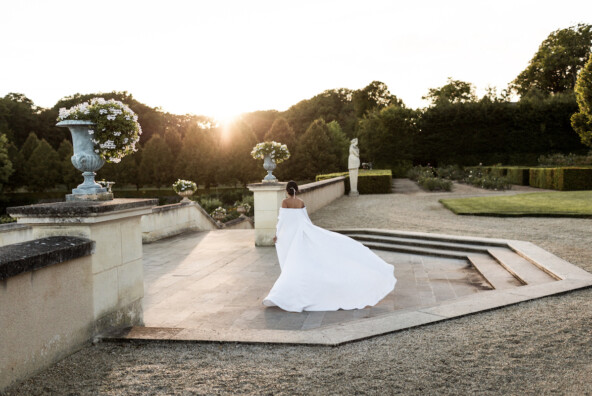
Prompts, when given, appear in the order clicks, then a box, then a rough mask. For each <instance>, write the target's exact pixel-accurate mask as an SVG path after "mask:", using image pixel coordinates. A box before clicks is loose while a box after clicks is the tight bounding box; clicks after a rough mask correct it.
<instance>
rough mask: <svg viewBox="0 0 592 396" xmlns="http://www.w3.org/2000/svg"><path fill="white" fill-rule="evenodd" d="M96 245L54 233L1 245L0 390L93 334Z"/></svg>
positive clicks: (50, 362) (65, 353)
mask: <svg viewBox="0 0 592 396" xmlns="http://www.w3.org/2000/svg"><path fill="white" fill-rule="evenodd" d="M94 246H95V243H94V242H93V241H91V240H89V239H86V238H79V237H67V236H66V237H64V236H54V237H47V238H41V239H36V240H32V241H28V242H22V243H16V244H11V245H6V246H2V247H0V393H1V391H2V389H4V388H6V387H7V386H9V385H11V384H12V383H14V382H16V381H18V380H21V379H25V378H27V377H28V376H30V375H32V374H34V373H35V372H37V371H39V370H41V369H43V368H45V367H47V366H49V365H51V364H53V363H55V362H56V361H58V360H60V359H62V358H64V357H65V356H67V355H68V354H70V353H72V352H74V351H76V350H77V349H79V348H80V347H81V346H82V345H84V343H86V342H88V340H89V339H90V338H91V337H92V336H93V334H94V317H93V298H94V297H93V287H92V284H93V274H92V252H93V249H94Z"/></svg>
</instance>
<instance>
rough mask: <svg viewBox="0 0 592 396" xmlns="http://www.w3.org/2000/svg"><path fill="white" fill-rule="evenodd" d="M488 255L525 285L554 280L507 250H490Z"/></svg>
mask: <svg viewBox="0 0 592 396" xmlns="http://www.w3.org/2000/svg"><path fill="white" fill-rule="evenodd" d="M489 254H490V255H491V256H492V257H493V258H494V259H495V260H497V261H498V262H499V263H500V264H501V265H502V266H503V267H504V268H505V269H506V270H508V272H510V273H511V274H512V275H514V276H515V277H516V278H517V279H519V280H520V281H521V282H522V283H523V284H525V285H536V284H540V283H547V282H552V281H554V280H555V279H554V278H553V277H551V276H550V275H549V274H547V273H546V272H544V271H542V270H541V269H540V268H538V267H537V266H536V265H534V264H532V263H531V262H530V261H528V260H526V259H525V258H523V257H520V256H519V255H517V254H516V253H514V252H513V251H511V250H509V249H500V248H491V249H489Z"/></svg>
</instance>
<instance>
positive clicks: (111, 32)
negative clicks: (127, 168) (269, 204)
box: [0, 0, 592, 118]
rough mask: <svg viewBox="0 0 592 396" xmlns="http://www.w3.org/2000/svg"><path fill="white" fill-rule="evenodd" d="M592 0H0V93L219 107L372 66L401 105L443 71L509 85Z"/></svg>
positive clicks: (345, 83)
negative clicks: (118, 95) (122, 95)
mask: <svg viewBox="0 0 592 396" xmlns="http://www.w3.org/2000/svg"><path fill="white" fill-rule="evenodd" d="M577 23H588V24H590V23H592V1H591V0H577V1H576V0H562V1H557V0H554V1H548V0H544V1H543V0H539V1H531V0H513V1H507V0H497V1H477V0H472V1H460V0H447V1H436V0H434V1H422V0H416V1H410V0H406V1H394V0H392V1H387V0H384V1H379V0H363V1H362V0H359V1H350V0H299V1H280V0H269V1H267V0H266V1H263V0H262V1H258V0H234V1H230V0H228V1H224V0H221V1H218V0H216V1H214V0H207V1H198V0H166V1H165V0H161V1H152V0H143V1H136V0H116V1H113V0H101V1H97V0H95V1H83V0H72V1H70V0H18V1H17V0H0V43H1V44H0V96H4V95H6V94H7V93H8V92H18V93H23V94H25V95H26V96H27V97H29V98H30V99H31V100H33V101H34V102H35V104H36V105H38V106H42V107H51V106H53V105H54V104H55V103H56V102H57V101H58V100H59V99H60V98H62V97H64V96H67V95H72V94H74V93H77V92H78V93H83V94H85V93H94V92H111V91H113V90H117V91H128V92H130V93H132V94H133V95H134V97H135V98H136V99H137V100H139V101H140V102H142V103H145V104H147V105H149V106H152V107H161V108H162V109H163V110H164V111H168V112H172V113H177V114H184V113H193V114H203V115H209V116H216V117H219V118H224V117H228V116H231V115H235V114H238V113H242V112H248V111H255V110H268V109H276V110H280V111H282V110H285V109H287V108H288V107H290V106H291V105H293V104H296V103H297V102H299V101H300V100H303V99H307V98H310V97H312V96H314V95H316V94H318V93H320V92H322V91H324V90H326V89H332V88H350V89H359V88H363V87H364V86H366V85H368V84H369V83H370V82H372V81H373V80H379V81H382V82H384V83H386V84H387V85H388V87H389V89H390V91H391V93H393V94H395V95H397V96H398V97H399V98H401V99H403V101H404V102H405V104H406V105H407V106H409V107H412V108H417V107H424V106H426V105H427V103H426V102H425V101H423V100H422V99H421V97H422V96H425V95H426V94H427V92H428V89H429V88H436V87H440V86H442V85H444V84H445V83H446V79H447V77H453V78H454V79H458V80H463V81H467V82H470V83H473V84H474V85H475V86H476V87H477V94H478V95H479V96H481V95H482V94H483V93H484V91H485V89H486V88H487V86H489V85H490V86H494V87H497V88H498V91H501V90H502V89H504V88H506V87H507V84H508V83H509V82H510V81H512V80H513V79H514V78H515V77H516V76H517V75H518V74H519V73H520V72H521V71H522V70H523V69H524V68H525V67H526V66H527V65H528V62H529V60H530V59H531V58H532V56H533V55H534V53H535V52H536V50H537V49H538V47H539V45H540V43H541V42H542V41H543V40H544V39H545V38H546V37H547V36H548V35H549V33H551V32H552V31H554V30H557V29H562V28H567V27H569V26H573V25H575V24H577Z"/></svg>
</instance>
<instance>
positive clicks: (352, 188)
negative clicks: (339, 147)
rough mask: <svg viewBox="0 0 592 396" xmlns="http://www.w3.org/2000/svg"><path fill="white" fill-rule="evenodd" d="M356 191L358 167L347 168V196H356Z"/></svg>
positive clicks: (357, 193)
mask: <svg viewBox="0 0 592 396" xmlns="http://www.w3.org/2000/svg"><path fill="white" fill-rule="evenodd" d="M358 195H360V193H359V192H358V168H350V169H349V196H350V197H357V196H358Z"/></svg>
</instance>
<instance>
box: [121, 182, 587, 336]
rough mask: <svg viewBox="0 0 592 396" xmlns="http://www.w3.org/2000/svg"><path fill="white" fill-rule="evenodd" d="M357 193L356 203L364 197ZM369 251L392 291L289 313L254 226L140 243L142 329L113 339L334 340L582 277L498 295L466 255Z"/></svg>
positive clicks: (504, 300) (407, 186)
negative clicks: (338, 307) (372, 302)
mask: <svg viewBox="0 0 592 396" xmlns="http://www.w3.org/2000/svg"><path fill="white" fill-rule="evenodd" d="M399 183H400V182H399ZM395 187H398V189H399V191H398V192H401V193H403V194H408V195H416V194H418V193H419V194H421V192H419V191H418V190H416V189H415V188H414V184H411V183H404V184H399V185H398V186H397V185H395ZM463 195H464V194H463ZM360 198H361V199H358V201H356V202H358V203H360V202H362V201H363V200H364V199H365V197H360ZM368 198H370V199H371V197H368ZM345 199H347V198H345ZM342 200H343V199H342ZM352 202H353V201H352ZM341 206H343V202H341ZM342 209H343V208H342ZM312 217H313V221H315V217H314V216H312ZM535 248H536V247H535ZM536 249H538V248H536ZM540 251H542V252H544V253H547V252H545V251H544V250H542V249H540ZM375 252H376V253H377V254H378V255H379V256H381V257H382V258H383V259H384V260H385V261H386V262H389V263H391V264H393V265H394V266H395V276H396V277H397V280H398V282H397V286H396V288H395V291H394V292H392V293H391V294H389V295H388V296H387V297H386V298H385V299H383V300H382V301H381V302H380V303H379V304H377V305H376V306H374V307H367V308H365V309H361V310H351V311H335V312H302V313H291V312H285V311H282V310H281V309H279V308H277V307H271V308H270V307H264V306H263V305H262V303H261V302H262V300H263V299H264V297H265V296H266V295H267V293H268V291H269V290H270V289H271V287H272V285H273V283H274V281H275V280H276V279H277V277H278V276H279V265H278V261H277V256H276V252H275V249H274V248H273V247H255V246H254V230H222V231H211V232H195V233H186V234H183V235H179V236H176V237H172V238H168V239H165V240H161V241H158V242H155V243H152V244H149V245H144V278H145V297H144V322H145V327H134V328H132V329H131V330H127V331H125V332H124V333H120V334H115V335H112V336H111V337H112V338H115V339H119V338H123V339H146V340H192V341H237V342H272V343H294V344H321V345H336V344H339V343H342V342H346V341H351V340H355V339H362V338H365V337H369V336H373V335H378V334H384V333H388V332H390V331H395V330H401V329H404V328H408V327H413V326H417V325H422V324H426V323H431V322H435V321H439V320H444V319H448V318H451V317H457V316H462V315H465V314H468V313H474V312H478V311H481V310H486V309H491V308H496V307H500V306H504V305H507V304H512V303H516V302H520V301H526V300H528V299H531V298H536V297H541V296H544V295H550V294H553V293H554V292H564V291H566V290H570V288H572V289H575V288H579V287H585V286H587V285H588V283H590V279H587V280H585V282H583V283H582V282H575V283H573V282H572V283H571V284H570V283H569V282H568V284H567V285H566V284H565V283H564V284H562V285H559V283H561V282H556V284H555V285H552V286H551V287H549V286H548V285H538V287H537V286H532V287H534V288H535V290H534V291H533V292H530V291H528V292H527V290H526V289H527V287H525V286H521V289H520V291H515V292H513V291H510V293H505V294H504V293H502V291H497V290H495V291H492V290H491V289H492V288H491V286H490V285H489V283H488V281H487V280H486V279H485V278H484V277H483V276H482V275H481V274H480V273H479V272H477V270H476V269H475V267H473V266H472V265H471V264H470V263H469V262H468V261H467V260H464V259H451V258H442V257H431V256H425V255H416V254H405V253H398V252H388V251H381V250H375ZM553 257H554V258H555V259H557V257H555V256H553ZM558 260H559V261H562V260H560V259H558ZM563 264H566V265H568V266H570V265H569V263H566V262H562V265H563ZM570 271H571V270H570ZM575 271H576V272H577V271H581V270H580V269H576V270H575ZM582 272H583V271H582ZM577 275H578V276H579V275H581V272H580V273H577ZM584 278H587V275H586V273H584ZM550 280H551V279H550ZM549 285H551V284H550V283H549ZM516 286H517V287H518V286H520V285H519V284H517V285H516ZM546 289H548V290H546ZM496 292H499V293H497V294H496ZM500 293H501V294H500ZM512 293H513V294H512Z"/></svg>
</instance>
